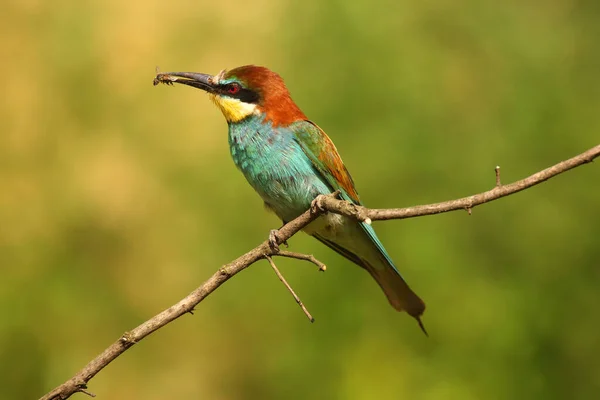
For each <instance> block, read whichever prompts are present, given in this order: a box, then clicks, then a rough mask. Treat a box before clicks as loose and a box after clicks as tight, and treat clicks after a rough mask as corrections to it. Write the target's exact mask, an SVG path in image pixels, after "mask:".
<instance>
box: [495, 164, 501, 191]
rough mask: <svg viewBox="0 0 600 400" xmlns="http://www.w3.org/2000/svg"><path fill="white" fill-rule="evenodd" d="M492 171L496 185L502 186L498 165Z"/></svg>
mask: <svg viewBox="0 0 600 400" xmlns="http://www.w3.org/2000/svg"><path fill="white" fill-rule="evenodd" d="M494 171H495V172H496V187H500V186H502V182H501V181H500V166H499V165H496V168H494Z"/></svg>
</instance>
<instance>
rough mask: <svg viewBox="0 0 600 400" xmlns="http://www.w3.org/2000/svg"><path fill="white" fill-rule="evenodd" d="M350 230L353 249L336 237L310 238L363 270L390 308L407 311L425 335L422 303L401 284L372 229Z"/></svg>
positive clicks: (365, 226)
mask: <svg viewBox="0 0 600 400" xmlns="http://www.w3.org/2000/svg"><path fill="white" fill-rule="evenodd" d="M359 225H360V227H359ZM350 226H351V227H352V228H350V229H351V230H352V231H353V232H352V233H351V234H350V236H351V237H352V238H353V240H351V242H352V244H353V245H349V243H345V244H346V245H344V244H342V243H341V241H340V240H339V239H340V237H339V236H338V238H337V239H338V240H337V241H335V242H334V241H332V240H329V238H326V237H325V236H324V235H320V234H318V233H313V234H312V235H313V236H314V237H315V238H317V239H319V240H320V241H321V242H323V243H324V244H326V245H327V246H329V247H330V248H332V249H333V250H335V251H336V252H338V253H339V254H341V255H342V256H344V257H346V258H347V259H349V260H350V261H352V262H354V263H355V264H358V265H359V266H361V267H363V268H364V269H366V270H367V271H368V272H369V274H371V276H372V277H373V278H374V279H375V281H377V283H378V284H379V286H380V287H381V289H382V290H383V292H384V293H385V295H386V297H387V298H388V301H389V302H390V304H391V305H392V306H393V307H394V308H395V309H396V310H398V311H406V312H407V313H408V314H409V315H410V316H411V317H413V318H414V319H416V320H417V322H418V323H419V327H420V328H421V330H422V331H423V332H424V333H425V334H426V335H427V331H426V330H425V327H424V326H423V323H422V322H421V315H423V312H424V311H425V303H424V302H423V300H421V298H420V297H419V296H417V294H416V293H415V292H413V290H412V289H411V288H410V287H409V286H408V284H407V283H406V282H405V281H404V279H403V278H402V276H401V275H400V273H399V272H398V270H397V269H396V267H395V266H394V263H393V262H392V260H391V258H390V257H389V255H388V254H387V252H386V251H385V249H384V247H383V245H382V244H381V242H380V241H379V238H378V237H377V235H376V234H375V231H374V230H373V228H372V227H371V226H370V225H367V224H365V223H362V224H352V225H350ZM346 242H348V241H346ZM357 244H359V245H357Z"/></svg>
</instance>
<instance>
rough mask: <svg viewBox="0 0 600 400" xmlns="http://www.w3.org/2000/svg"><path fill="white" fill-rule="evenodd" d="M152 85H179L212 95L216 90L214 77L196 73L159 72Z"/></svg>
mask: <svg viewBox="0 0 600 400" xmlns="http://www.w3.org/2000/svg"><path fill="white" fill-rule="evenodd" d="M153 83H154V86H156V85H158V84H159V83H164V84H166V85H172V84H173V83H181V84H183V85H188V86H192V87H195V88H197V89H202V90H204V91H206V92H208V93H214V92H215V90H216V85H215V84H214V77H213V76H212V75H208V74H201V73H197V72H161V73H158V74H156V77H155V78H154V81H153Z"/></svg>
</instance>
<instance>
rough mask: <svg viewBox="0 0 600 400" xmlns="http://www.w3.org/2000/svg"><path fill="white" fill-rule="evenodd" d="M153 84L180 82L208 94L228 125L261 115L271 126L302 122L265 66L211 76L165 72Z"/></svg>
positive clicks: (283, 88) (277, 78) (284, 89)
mask: <svg viewBox="0 0 600 400" xmlns="http://www.w3.org/2000/svg"><path fill="white" fill-rule="evenodd" d="M154 83H155V84H158V83H181V84H184V85H188V86H192V87H195V88H198V89H202V90H204V91H206V92H208V93H209V95H210V97H211V99H212V100H213V101H214V103H215V104H216V105H217V106H218V107H219V108H220V109H221V111H222V112H223V115H224V116H225V119H227V122H228V123H230V124H232V123H238V122H241V121H243V120H245V119H246V118H248V117H250V116H252V115H262V116H264V118H265V119H266V120H268V121H270V122H271V123H272V124H273V125H274V126H277V125H288V124H291V123H292V122H295V121H298V120H305V119H306V116H305V115H304V113H303V112H302V111H301V110H300V108H298V106H297V105H296V103H294V101H293V100H292V98H291V96H290V92H289V91H288V89H287V87H286V86H285V83H284V82H283V79H281V77H280V76H279V75H278V74H276V73H275V72H273V71H271V70H270V69H268V68H265V67H259V66H256V65H245V66H243V67H238V68H235V69H232V70H229V71H226V70H223V71H221V72H220V73H218V74H217V75H214V76H213V75H208V74H201V73H196V72H167V73H161V74H158V75H157V76H156V78H155V79H154Z"/></svg>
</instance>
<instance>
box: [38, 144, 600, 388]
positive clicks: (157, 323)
mask: <svg viewBox="0 0 600 400" xmlns="http://www.w3.org/2000/svg"><path fill="white" fill-rule="evenodd" d="M598 156H600V145H597V146H595V147H593V148H591V149H589V150H587V151H586V152H584V153H581V154H579V155H577V156H575V157H573V158H570V159H568V160H566V161H562V162H560V163H558V164H556V165H553V166H552V167H549V168H546V169H545V170H543V171H540V172H537V173H535V174H533V175H531V176H529V177H527V178H525V179H522V180H520V181H517V182H514V183H511V184H508V185H502V184H500V169H499V167H496V181H495V186H494V188H493V189H491V190H488V191H486V192H483V193H479V194H475V195H472V196H468V197H463V198H461V199H457V200H450V201H445V202H442V203H435V204H428V205H419V206H414V207H407V208H393V209H369V208H365V207H362V206H357V205H354V204H351V203H348V202H346V201H343V200H338V199H336V198H335V194H334V195H326V196H325V195H322V196H319V197H318V198H317V199H316V200H315V205H316V206H315V207H311V209H310V210H307V211H306V212H304V213H303V214H302V215H300V216H299V217H298V218H296V219H294V220H293V221H290V222H289V223H287V224H285V225H284V226H283V227H282V228H281V229H279V230H278V231H277V234H276V235H275V237H276V240H277V243H278V244H281V243H283V242H285V241H287V240H288V239H290V238H291V237H292V236H294V235H295V234H296V233H298V232H299V231H300V230H302V229H303V228H304V227H305V226H307V225H308V224H309V223H311V222H312V221H313V220H315V219H316V218H317V217H319V216H320V215H321V214H323V213H326V212H334V213H337V214H342V215H346V216H348V217H351V218H355V219H357V220H359V221H364V222H367V223H370V222H371V220H373V221H375V220H389V219H404V218H413V217H420V216H425V215H433V214H440V213H445V212H449V211H456V210H466V211H468V212H469V213H470V212H471V210H472V209H473V208H474V207H475V206H478V205H480V204H483V203H488V202H490V201H493V200H497V199H499V198H502V197H505V196H509V195H511V194H514V193H517V192H520V191H521V190H525V189H527V188H530V187H532V186H535V185H537V184H540V183H542V182H544V181H546V180H548V179H550V178H552V177H554V176H557V175H559V174H561V173H563V172H566V171H568V170H570V169H573V168H575V167H578V166H580V165H583V164H587V163H590V162H592V161H593V160H594V159H595V158H596V157H598ZM278 252H279V249H277V248H276V247H274V246H271V245H270V243H269V240H265V241H264V242H263V243H261V244H260V245H258V246H257V247H255V248H254V249H252V250H250V251H249V252H248V253H246V254H244V255H242V256H240V257H238V258H237V259H235V260H234V261H232V262H230V263H229V264H226V265H224V266H222V267H221V268H219V269H218V270H217V272H215V273H214V274H213V275H212V276H211V277H210V278H209V279H208V280H207V281H206V282H204V283H203V284H202V285H200V287H198V288H197V289H195V290H194V291H193V292H191V293H190V294H189V295H188V296H186V297H185V298H184V299H182V300H181V301H179V302H178V303H177V304H174V305H173V306H171V307H169V308H167V309H166V310H164V311H162V312H161V313H159V314H157V315H155V316H154V317H152V318H150V319H149V320H148V321H146V322H144V323H142V324H141V325H139V326H138V327H136V328H134V329H132V330H131V331H128V332H125V333H124V334H123V335H122V336H121V337H120V338H119V339H118V340H117V341H116V342H114V343H113V344H111V345H110V346H109V347H108V348H106V350H104V351H103V352H102V353H101V354H100V355H99V356H97V357H96V358H94V359H93V360H92V361H90V362H89V363H88V364H87V365H86V366H85V367H84V368H83V369H82V370H81V371H79V372H78V373H77V374H75V376H73V377H72V378H71V379H69V380H68V381H66V382H65V383H63V384H62V385H60V386H58V387H57V388H55V389H54V390H52V391H50V392H48V393H47V394H45V395H44V396H42V397H41V398H40V400H56V399H61V400H64V399H67V398H69V397H71V395H73V394H74V393H77V392H82V393H86V394H88V395H91V396H93V395H92V394H91V393H89V392H87V390H86V389H87V383H88V382H89V381H90V380H91V379H92V378H93V377H94V376H96V374H97V373H98V372H100V371H101V370H102V369H103V368H105V367H106V366H107V365H108V364H110V362H111V361H113V360H114V359H115V358H117V357H118V356H120V355H121V354H123V353H124V352H125V351H126V350H127V349H128V348H130V347H131V346H133V345H134V344H136V343H137V342H139V341H140V340H142V339H143V338H145V337H146V336H148V335H150V334H151V333H152V332H154V331H156V330H158V329H160V328H162V327H163V326H165V325H167V324H168V323H170V322H172V321H174V320H175V319H177V318H179V317H181V316H182V315H184V314H186V313H188V312H189V313H191V312H192V311H193V310H194V307H196V306H197V305H198V304H199V303H200V302H201V301H202V300H204V299H205V298H206V297H207V296H208V295H209V294H211V293H213V292H214V291H215V290H217V288H218V287H219V286H221V285H222V284H223V283H225V282H227V281H228V280H229V279H230V278H231V277H233V276H234V275H235V274H237V273H239V272H240V271H242V270H244V269H246V268H248V267H249V266H250V265H252V264H254V263H255V262H257V261H259V260H261V259H268V258H269V257H271V256H277V255H278V254H277V253H278ZM282 253H284V254H280V255H281V256H284V257H292V258H298V259H303V260H305V261H309V262H313V263H315V264H316V265H318V266H319V267H320V268H321V267H322V269H323V270H324V269H325V267H324V265H322V263H319V262H318V261H316V262H315V261H313V260H314V258H311V257H312V256H308V255H298V253H290V252H283V251H282Z"/></svg>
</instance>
